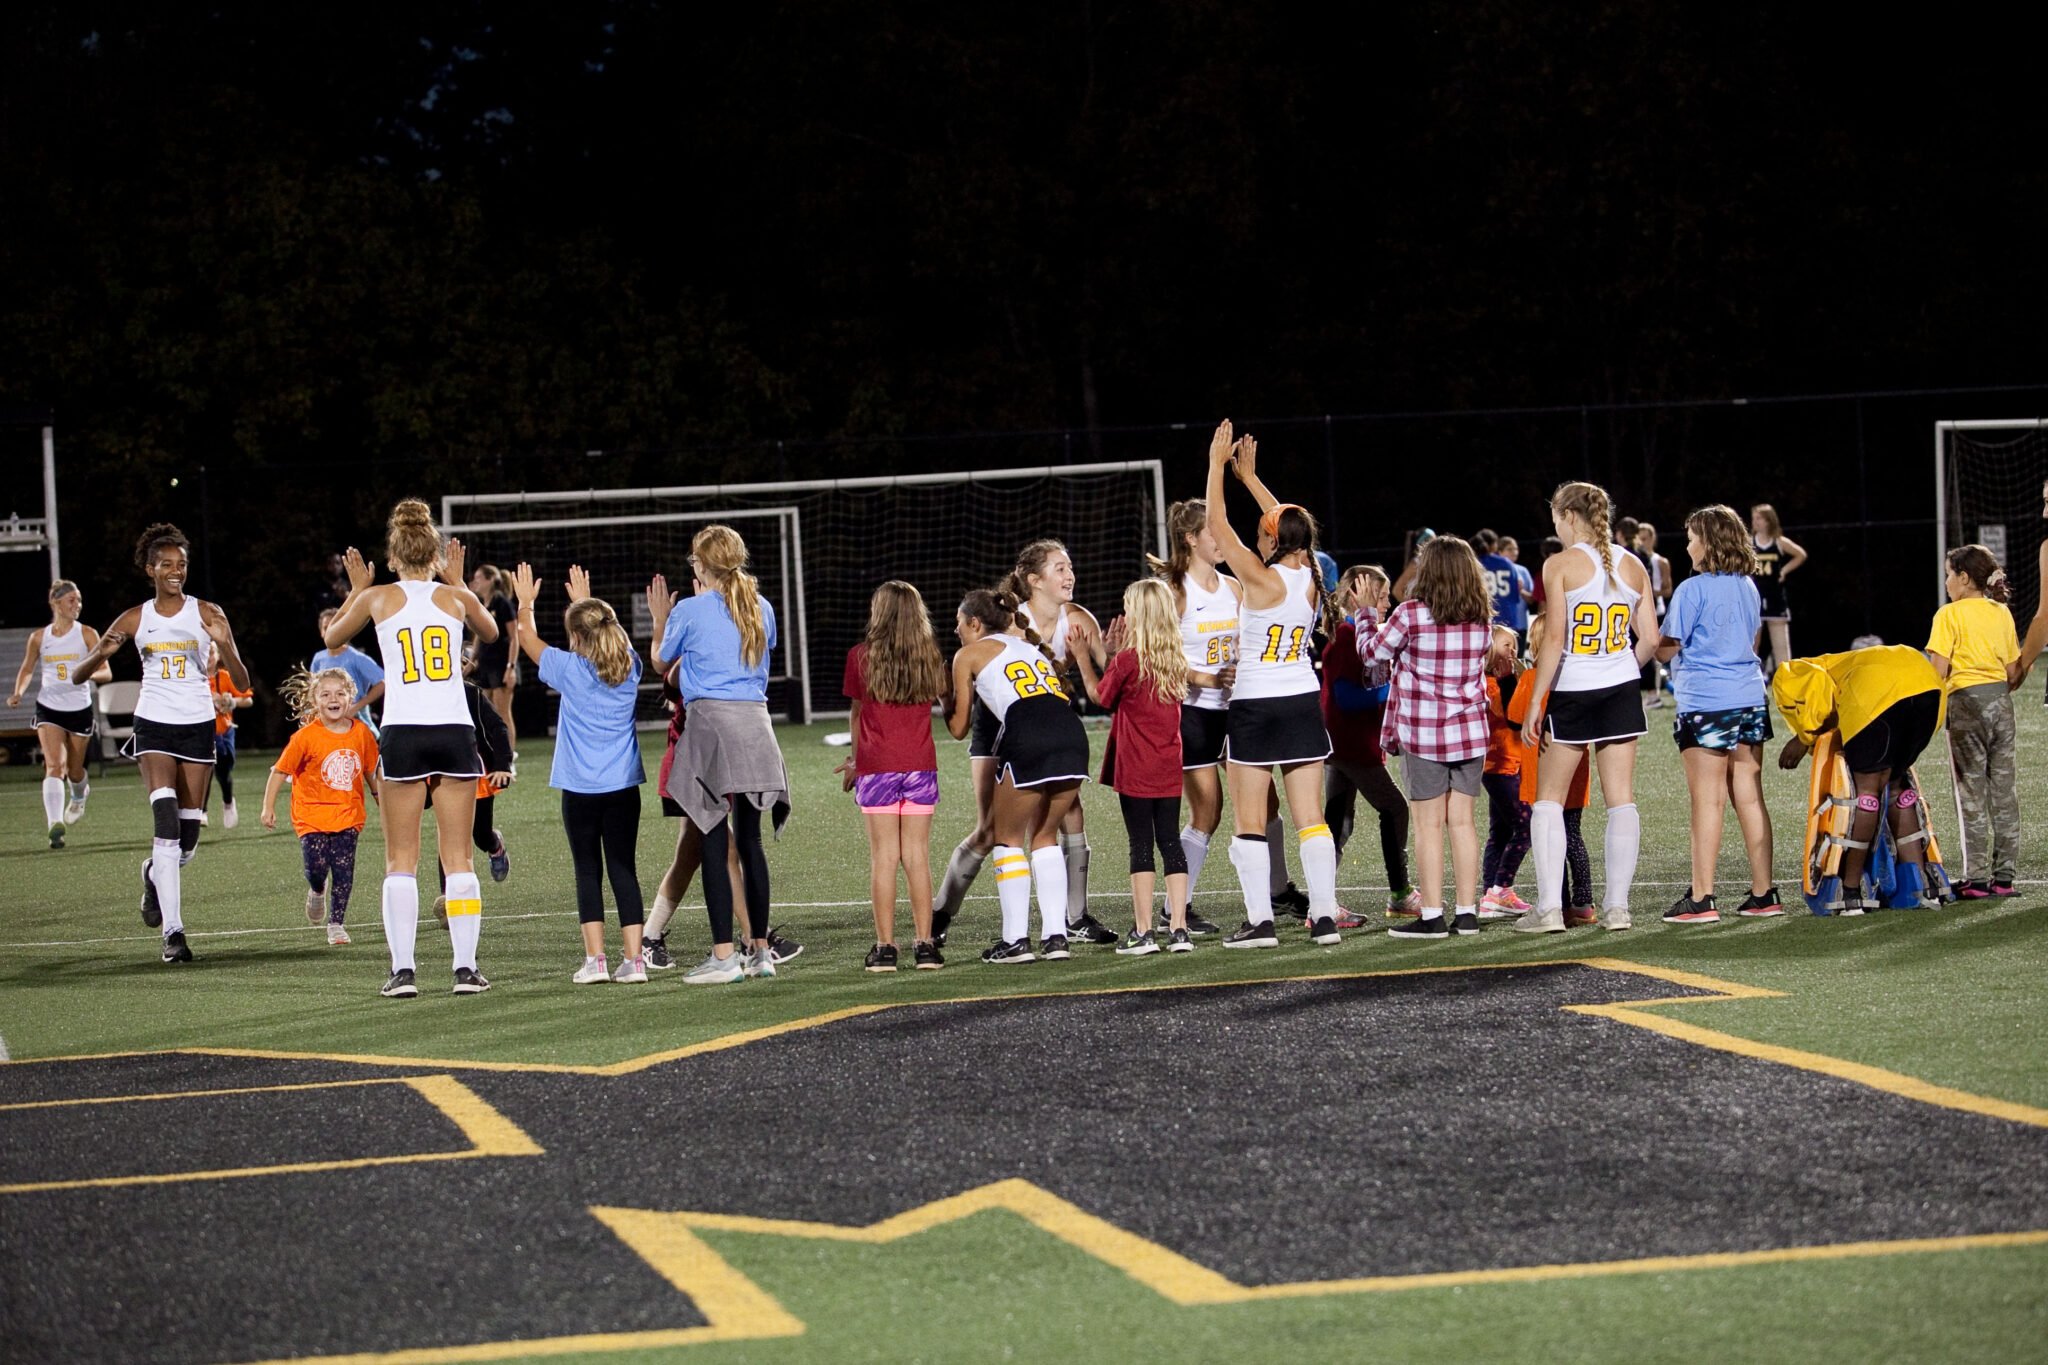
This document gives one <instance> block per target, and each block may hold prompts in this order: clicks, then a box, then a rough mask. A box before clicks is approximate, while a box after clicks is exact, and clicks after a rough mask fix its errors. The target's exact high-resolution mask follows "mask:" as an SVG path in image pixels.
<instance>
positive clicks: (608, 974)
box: [569, 954, 612, 986]
mask: <svg viewBox="0 0 2048 1365" xmlns="http://www.w3.org/2000/svg"><path fill="white" fill-rule="evenodd" d="M569 979H570V980H571V981H573V982H575V983H576V984H577V985H579V986H599V985H603V984H605V983H606V982H609V981H610V980H611V979H612V968H611V964H610V963H609V962H606V961H605V960H604V956H603V954H599V955H598V956H596V957H586V958H584V959H583V965H582V966H581V967H578V968H577V969H576V975H574V976H572V977H570V978H569Z"/></svg>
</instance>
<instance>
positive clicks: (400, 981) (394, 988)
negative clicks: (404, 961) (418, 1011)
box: [377, 967, 420, 1000]
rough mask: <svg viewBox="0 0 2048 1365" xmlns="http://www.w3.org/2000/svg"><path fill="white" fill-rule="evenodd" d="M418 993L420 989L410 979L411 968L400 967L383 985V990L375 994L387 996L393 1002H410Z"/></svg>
mask: <svg viewBox="0 0 2048 1365" xmlns="http://www.w3.org/2000/svg"><path fill="white" fill-rule="evenodd" d="M419 993H420V988H419V986H418V985H417V984H415V983H414V981H413V979H412V968H410V967H400V968H399V969H398V970H397V971H395V972H393V973H392V974H391V979H390V980H389V981H387V982H385V983H384V989H383V990H381V991H378V992H377V994H379V995H385V996H389V997H391V998H392V999H393V1000H410V999H412V998H413V997H414V996H416V995H418V994H419Z"/></svg>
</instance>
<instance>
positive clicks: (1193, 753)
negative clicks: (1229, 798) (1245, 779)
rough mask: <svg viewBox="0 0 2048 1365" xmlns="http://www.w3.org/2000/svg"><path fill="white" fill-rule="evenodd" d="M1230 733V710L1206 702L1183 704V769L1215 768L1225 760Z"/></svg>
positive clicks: (1183, 770) (1181, 716)
mask: <svg viewBox="0 0 2048 1365" xmlns="http://www.w3.org/2000/svg"><path fill="white" fill-rule="evenodd" d="M1229 737H1230V712H1229V711H1216V710H1211V709H1210V708H1208V707H1206V706H1189V705H1188V704H1187V703H1186V702H1182V703H1181V708H1180V770H1181V771H1182V772H1187V771H1189V770H1190V769H1194V768H1213V767H1215V766H1216V765H1217V764H1218V763H1221V762H1222V761H1223V750H1224V742H1225V741H1226V740H1227V739H1229Z"/></svg>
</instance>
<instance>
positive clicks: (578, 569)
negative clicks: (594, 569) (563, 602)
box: [569, 564, 590, 602]
mask: <svg viewBox="0 0 2048 1365" xmlns="http://www.w3.org/2000/svg"><path fill="white" fill-rule="evenodd" d="M588 596H590V571H589V570H587V569H585V568H584V567H583V566H582V565H581V564H571V565H570V566H569V600H570V601H571V602H581V601H582V600H583V599H584V598H586V597H588Z"/></svg>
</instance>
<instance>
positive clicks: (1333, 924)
mask: <svg viewBox="0 0 2048 1365" xmlns="http://www.w3.org/2000/svg"><path fill="white" fill-rule="evenodd" d="M1308 941H1309V942H1310V943H1313V944H1316V945H1318V946H1320V947H1324V948H1327V947H1329V946H1330V945H1331V944H1333V943H1342V942H1343V941H1344V935H1342V934H1340V933H1338V932H1337V921H1336V920H1334V919H1332V918H1330V917H1329V916H1328V915H1318V916H1317V917H1316V918H1315V919H1313V920H1311V921H1309V926H1308Z"/></svg>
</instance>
